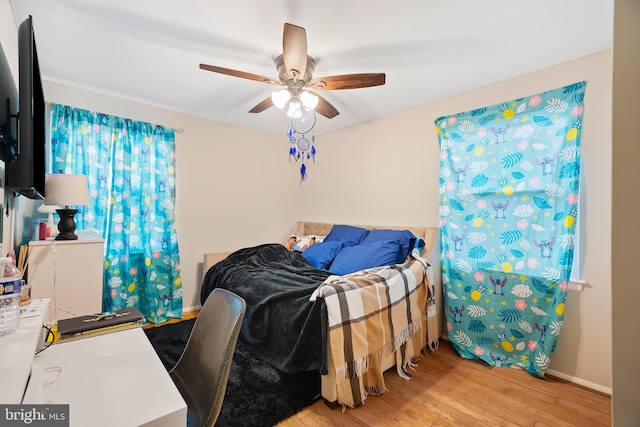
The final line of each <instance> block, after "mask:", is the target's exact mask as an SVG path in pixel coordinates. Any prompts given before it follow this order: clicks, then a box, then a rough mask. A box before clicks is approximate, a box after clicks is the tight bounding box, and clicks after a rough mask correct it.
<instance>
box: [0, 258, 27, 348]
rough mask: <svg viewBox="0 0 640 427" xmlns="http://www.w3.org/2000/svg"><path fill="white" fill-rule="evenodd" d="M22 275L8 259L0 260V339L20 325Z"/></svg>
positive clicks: (11, 260) (10, 259)
mask: <svg viewBox="0 0 640 427" xmlns="http://www.w3.org/2000/svg"><path fill="white" fill-rule="evenodd" d="M21 284H22V275H21V274H20V270H18V268H17V267H16V266H15V264H14V263H13V259H12V258H9V257H5V258H0V337H1V336H3V335H9V334H12V333H13V332H15V331H16V329H18V325H19V324H20V288H21Z"/></svg>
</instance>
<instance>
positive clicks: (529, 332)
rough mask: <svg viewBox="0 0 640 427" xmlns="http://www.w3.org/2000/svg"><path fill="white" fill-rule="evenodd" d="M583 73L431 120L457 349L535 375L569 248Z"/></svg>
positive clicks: (565, 278)
mask: <svg viewBox="0 0 640 427" xmlns="http://www.w3.org/2000/svg"><path fill="white" fill-rule="evenodd" d="M585 86H586V83H585V82H579V83H575V84H572V85H569V86H566V87H563V88H560V89H555V90H552V91H549V92H545V93H541V94H538V95H534V96H529V97H526V98H521V99H516V100H513V101H510V102H505V103H502V104H499V105H493V106H490V107H486V108H480V109H477V110H473V111H470V112H464V113H459V114H455V115H451V116H445V117H441V118H439V119H437V120H436V122H435V123H436V131H437V133H438V139H439V142H440V153H441V158H440V166H441V169H440V186H441V187H440V194H441V199H440V217H441V220H440V223H441V229H442V233H441V236H442V237H441V239H442V241H441V244H442V282H443V286H444V300H445V312H446V315H447V329H448V334H449V338H450V339H451V342H452V344H453V346H454V347H455V348H456V350H457V352H458V353H459V354H460V355H461V356H463V357H465V358H470V359H472V358H478V359H481V360H484V361H485V362H487V363H489V364H491V365H495V366H498V367H520V368H524V369H526V370H527V371H529V372H530V373H531V374H533V375H535V376H544V372H545V371H546V369H547V367H548V365H549V363H550V360H551V355H552V354H553V352H554V350H555V347H556V343H557V339H558V335H559V334H560V330H561V329H562V323H563V318H564V309H565V303H566V298H567V288H568V283H569V280H570V276H571V266H572V261H573V253H574V244H575V242H574V237H575V227H576V217H577V215H578V200H579V197H578V195H579V182H580V138H581V136H582V118H583V99H584V91H585Z"/></svg>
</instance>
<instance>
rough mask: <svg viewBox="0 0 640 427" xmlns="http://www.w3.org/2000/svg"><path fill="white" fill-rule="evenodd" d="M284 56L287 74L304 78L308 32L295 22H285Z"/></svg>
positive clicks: (283, 35) (283, 37)
mask: <svg viewBox="0 0 640 427" xmlns="http://www.w3.org/2000/svg"><path fill="white" fill-rule="evenodd" d="M282 56H283V59H284V67H285V69H286V71H287V74H290V75H291V76H292V77H294V78H303V77H304V73H305V70H306V69H307V32H306V31H305V29H304V28H302V27H298V26H297V25H293V24H284V31H283V34H282Z"/></svg>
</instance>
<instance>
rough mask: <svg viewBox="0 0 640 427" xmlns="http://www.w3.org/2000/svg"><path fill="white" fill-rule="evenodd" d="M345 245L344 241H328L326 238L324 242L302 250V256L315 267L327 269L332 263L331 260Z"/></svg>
mask: <svg viewBox="0 0 640 427" xmlns="http://www.w3.org/2000/svg"><path fill="white" fill-rule="evenodd" d="M343 247H344V242H339V241H333V242H327V241H326V240H325V241H324V242H320V243H316V244H315V245H311V246H309V247H308V248H307V249H306V250H305V251H304V252H302V256H303V257H304V259H306V260H307V262H308V263H309V264H311V265H313V266H314V267H315V268H319V269H321V270H326V269H327V267H328V266H329V264H331V261H333V258H334V257H335V256H336V254H337V253H338V252H340V249H342V248H343Z"/></svg>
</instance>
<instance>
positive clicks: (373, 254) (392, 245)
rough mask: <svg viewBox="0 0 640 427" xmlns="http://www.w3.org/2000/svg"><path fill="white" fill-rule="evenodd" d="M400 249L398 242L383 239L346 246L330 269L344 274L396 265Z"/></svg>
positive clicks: (338, 273)
mask: <svg viewBox="0 0 640 427" xmlns="http://www.w3.org/2000/svg"><path fill="white" fill-rule="evenodd" d="M314 246H315V245H314ZM312 247H313V246H312ZM307 250H309V249H307ZM398 250H399V245H398V242H392V241H383V240H380V241H377V242H374V243H371V244H369V245H358V246H350V247H346V248H343V249H342V250H341V251H340V252H339V253H338V255H336V257H335V258H334V260H333V263H331V268H329V271H330V272H331V273H333V274H337V275H339V276H342V275H345V274H349V273H354V272H356V271H360V270H364V269H366V268H373V267H381V266H383V265H394V264H396V260H397V257H398ZM304 254H305V252H303V254H302V255H303V256H304Z"/></svg>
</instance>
